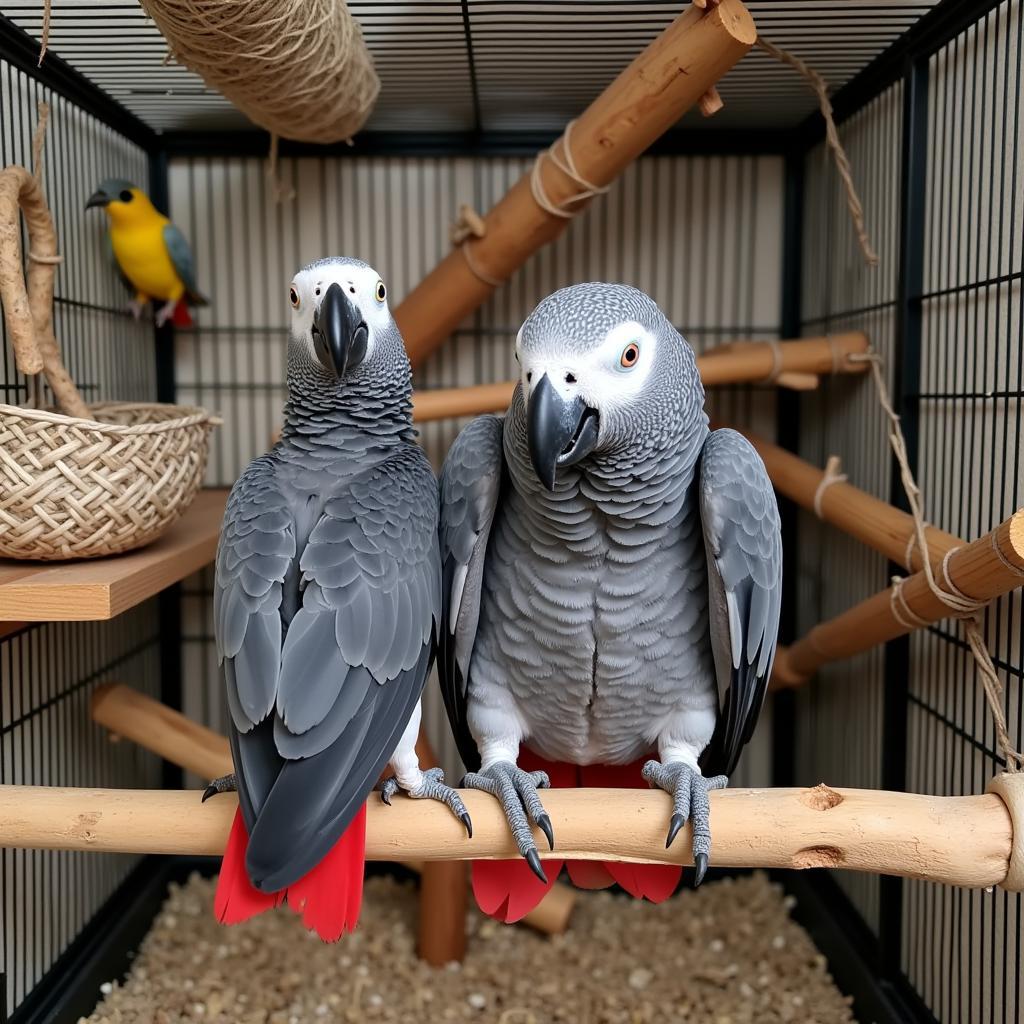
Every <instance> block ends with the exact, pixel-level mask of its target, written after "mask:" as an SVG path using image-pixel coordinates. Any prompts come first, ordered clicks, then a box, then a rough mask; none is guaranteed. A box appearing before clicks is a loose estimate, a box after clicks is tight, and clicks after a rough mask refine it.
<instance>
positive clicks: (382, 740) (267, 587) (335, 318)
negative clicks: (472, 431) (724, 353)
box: [204, 259, 470, 939]
mask: <svg viewBox="0 0 1024 1024" xmlns="http://www.w3.org/2000/svg"><path fill="white" fill-rule="evenodd" d="M289 297H290V300H291V305H292V314H291V330H290V335H289V343H288V403H287V405H286V406H285V423H284V429H283V431H282V434H281V439H280V441H279V442H278V443H277V444H276V445H274V447H273V448H272V449H271V451H269V452H268V453H267V454H266V455H262V456H260V457H259V458H257V459H255V460H254V461H253V462H252V463H250V465H249V467H248V468H247V469H246V470H245V472H244V473H243V474H242V475H241V477H240V478H239V480H238V482H237V483H236V484H235V486H234V487H233V488H232V490H231V494H230V496H229V498H228V503H227V509H226V511H225V514H224V524H223V527H222V530H221V537H220V545H219V547H218V550H217V563H216V582H215V589H214V627H215V629H214V631H215V634H216V639H217V651H218V655H219V657H220V658H221V661H222V663H223V668H224V679H225V683H226V686H227V702H228V708H229V710H230V713H231V723H230V724H231V727H230V739H231V753H232V758H233V761H234V767H235V774H234V775H233V776H227V777H225V778H224V779H219V780H216V781H215V782H214V783H212V784H211V786H210V788H209V789H208V790H207V793H206V795H207V796H210V795H212V794H214V793H216V792H223V791H225V790H228V789H234V788H237V790H238V797H239V805H240V806H239V814H238V815H236V818H235V823H234V827H233V829H232V833H231V837H230V838H229V840H228V846H227V849H226V851H225V854H224V861H223V865H222V867H221V875H220V881H219V883H218V888H217V899H216V911H217V914H218V917H219V918H220V919H221V920H222V921H224V922H226V923H235V922H236V921H241V920H244V919H245V918H247V917H250V916H252V915H253V914H254V913H258V912H259V911H261V910H264V909H266V908H267V907H270V906H274V905H276V904H278V903H280V902H281V901H282V900H283V899H284V898H285V896H287V899H288V902H289V903H290V904H291V906H292V907H293V909H295V910H296V911H304V918H305V921H306V924H307V926H308V927H310V928H315V929H316V931H317V932H318V933H319V934H320V935H321V937H323V938H325V939H336V938H338V937H339V936H340V935H341V934H342V932H343V931H345V930H351V928H352V927H354V925H355V923H356V920H357V918H358V915H359V905H360V902H361V898H362V885H363V860H364V852H365V851H364V820H365V816H364V801H365V800H366V797H367V795H368V794H369V792H370V791H371V790H372V789H373V788H374V786H375V785H376V783H377V780H378V777H379V776H380V774H381V772H382V770H383V769H384V766H385V765H386V764H387V763H388V761H389V760H390V762H391V767H392V769H393V771H394V776H393V777H391V778H390V779H388V780H387V781H386V782H385V783H384V787H383V791H382V795H383V797H384V799H385V800H386V801H387V802H390V797H391V795H392V794H393V793H394V792H395V791H396V790H397V789H398V788H399V787H401V788H402V789H403V790H405V791H407V792H408V793H409V794H410V795H411V796H414V797H430V798H433V799H438V800H442V801H444V802H445V803H446V804H447V805H448V806H449V807H451V808H452V810H453V811H454V812H455V814H457V815H458V816H459V817H460V818H461V819H462V820H463V823H464V824H465V825H466V828H467V829H470V821H469V816H468V814H467V813H466V808H465V806H464V805H463V803H462V801H461V800H460V799H459V797H458V794H457V793H456V792H455V791H454V790H453V789H450V788H449V787H447V786H445V785H444V784H443V774H442V773H441V771H440V769H431V770H430V771H428V772H425V773H424V772H421V771H420V769H419V762H418V759H417V757H416V752H415V749H414V745H415V742H416V736H417V732H418V728H419V721H420V705H419V701H420V693H421V691H422V689H423V684H424V681H425V680H426V677H427V672H428V670H429V668H430V665H431V663H432V660H433V657H434V652H435V644H436V634H437V629H438V625H439V623H440V607H441V567H440V559H439V555H438V546H437V482H436V480H435V478H434V474H433V471H432V469H431V467H430V464H429V462H428V461H427V458H426V456H425V455H424V454H423V452H422V450H421V449H420V448H419V447H418V446H417V445H416V443H415V440H414V438H415V432H414V430H413V427H412V402H411V376H410V369H409V360H408V359H407V357H406V354H405V349H404V347H403V345H402V338H401V335H400V334H399V333H398V328H397V326H396V325H395V322H394V320H393V319H392V317H391V313H390V312H389V311H388V307H387V302H386V292H385V288H384V284H383V282H382V281H381V280H380V278H379V277H378V275H377V273H376V272H375V271H374V270H373V269H372V268H371V267H368V266H367V265H366V264H365V263H361V262H359V261H358V260H353V259H326V260H320V261H318V262H316V263H312V264H310V265H309V266H308V267H306V268H305V269H303V270H301V271H300V272H299V273H298V274H296V275H295V278H294V280H293V281H292V284H291V288H290V293H289ZM204 799H205V797H204Z"/></svg>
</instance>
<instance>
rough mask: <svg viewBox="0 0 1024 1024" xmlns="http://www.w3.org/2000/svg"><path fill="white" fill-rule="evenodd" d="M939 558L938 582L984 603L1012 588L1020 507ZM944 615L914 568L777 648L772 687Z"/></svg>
mask: <svg viewBox="0 0 1024 1024" xmlns="http://www.w3.org/2000/svg"><path fill="white" fill-rule="evenodd" d="M835 486H839V485H838V484H837V485H835ZM943 561H944V563H945V566H944V569H943V568H942V567H941V565H940V572H939V574H938V579H939V581H940V583H942V582H943V581H946V584H945V585H946V586H947V587H948V584H949V583H952V585H953V586H954V587H955V588H956V591H957V592H959V593H960V594H962V595H964V596H965V597H966V598H968V599H970V600H973V601H976V602H978V603H980V604H985V603H987V602H989V601H994V600H995V599H996V598H997V597H1001V596H1002V595H1003V594H1007V593H1009V592H1010V591H1011V590H1015V589H1016V588H1017V587H1019V586H1021V584H1022V583H1024V509H1021V510H1018V511H1017V512H1015V513H1014V514H1013V515H1012V516H1010V518H1009V519H1007V520H1006V521H1005V522H1003V523H1001V524H1000V525H999V526H998V527H996V529H994V530H992V531H991V532H990V533H986V534H985V535H984V536H983V537H981V538H979V539H978V540H976V541H973V542H972V543H970V544H965V545H964V546H962V547H959V546H957V547H954V548H952V549H951V550H950V551H949V552H947V554H946V556H945V557H944V559H943ZM950 614H951V613H950V609H949V607H948V605H946V604H944V603H943V602H942V601H940V600H939V599H938V597H936V595H935V594H934V593H933V592H932V589H931V587H930V586H929V584H928V580H927V578H926V576H925V574H924V572H923V571H919V572H916V573H914V575H912V576H909V577H907V578H906V579H905V580H903V581H902V582H901V583H900V584H893V585H892V586H890V587H887V588H886V589H885V590H882V591H880V592H879V593H877V594H875V595H874V596H873V597H869V598H868V599H867V600H865V601H861V602H860V604H857V605H854V607H853V608H850V609H849V610H848V611H845V612H843V613H842V614H841V615H838V616H836V617H835V618H833V619H829V620H828V621H827V622H823V623H821V624H819V625H817V626H815V627H814V629H812V630H811V631H810V632H809V633H808V634H807V635H806V636H805V637H802V638H801V639H800V640H798V641H797V642H796V643H794V644H792V645H791V646H789V647H787V648H782V649H780V650H779V651H778V653H777V655H776V658H775V668H774V670H773V672H772V688H773V689H778V688H782V687H787V686H800V685H802V684H803V683H805V682H806V681H807V680H808V679H809V678H810V677H811V676H812V675H813V674H814V672H815V671H817V669H818V668H819V667H820V666H821V665H824V664H825V663H826V662H829V661H837V660H839V659H841V658H850V657H853V655H855V654H860V653H861V652H863V651H867V650H870V649H871V648H872V647H877V646H879V645H880V644H884V643H887V642H888V641H889V640H892V639H894V638H895V637H898V636H903V635H905V634H907V633H910V632H912V631H913V630H914V629H915V628H923V627H924V626H927V625H930V624H932V623H934V622H940V621H941V620H942V619H946V618H949V616H950Z"/></svg>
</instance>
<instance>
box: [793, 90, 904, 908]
mask: <svg viewBox="0 0 1024 1024" xmlns="http://www.w3.org/2000/svg"><path fill="white" fill-rule="evenodd" d="M901 104H902V87H901V86H900V85H897V86H894V87H893V88H892V89H889V90H888V91H887V92H886V93H884V94H883V95H882V96H880V97H879V98H878V99H876V100H875V101H874V102H873V103H872V104H871V105H870V106H868V107H867V108H865V109H864V110H863V111H862V112H861V113H859V114H857V115H856V116H855V117H853V118H851V119H850V120H849V121H847V122H846V123H845V124H844V125H843V143H844V145H845V146H846V149H847V152H848V155H849V158H850V162H851V165H852V168H853V174H854V178H855V180H856V182H857V185H858V189H859V191H860V194H861V197H862V199H863V203H864V208H865V213H866V217H867V227H868V231H869V234H870V237H871V240H872V242H873V244H874V245H875V247H876V248H877V250H878V253H879V256H880V265H879V266H878V267H877V268H875V269H872V268H869V267H867V266H866V264H865V263H864V260H863V257H862V254H861V251H860V248H859V246H858V244H857V239H856V236H855V234H854V233H853V229H852V226H851V223H850V215H849V211H848V210H847V208H846V202H845V196H844V193H843V191H842V187H841V185H840V182H839V179H838V174H837V173H836V170H835V164H834V162H833V160H832V157H831V154H830V153H829V152H828V150H827V149H826V147H825V146H824V144H822V145H820V146H818V147H816V148H815V149H814V150H812V151H811V153H810V154H809V155H808V157H807V161H806V168H805V176H806V192H805V206H804V223H805V233H804V254H803V268H804V276H803V283H802V296H803V330H804V333H806V334H809V335H821V334H829V333H834V332H837V331H849V330H862V331H864V332H866V333H867V335H868V337H869V339H870V341H871V344H872V345H873V346H874V347H875V348H876V349H877V350H878V351H879V352H880V353H881V354H882V355H883V356H884V357H885V359H886V364H887V367H888V368H889V371H890V379H891V367H892V363H893V358H894V356H895V347H894V326H895V317H896V299H897V265H898V243H899V219H900V212H899V209H898V204H899V191H900V190H899V183H900V128H901ZM800 416H801V419H800V437H801V443H800V454H801V455H802V456H803V458H805V459H807V460H809V461H810V462H812V463H814V464H815V465H818V466H824V465H825V462H826V461H827V459H828V457H829V456H830V455H833V454H835V455H838V456H840V458H841V459H842V461H843V470H844V472H846V473H847V474H848V476H849V478H850V481H851V482H852V483H854V484H855V485H856V486H858V487H860V488H862V489H863V490H866V491H868V492H869V493H871V494H874V495H876V496H877V497H879V498H882V499H884V500H886V501H888V500H889V466H890V454H889V447H888V442H887V441H886V432H885V426H884V423H883V419H882V413H881V409H880V408H879V406H878V403H877V400H876V399H875V397H874V391H873V389H872V386H871V382H870V380H869V379H868V378H867V377H851V376H841V377H836V378H834V379H831V380H828V379H825V380H823V382H822V387H821V388H820V390H818V391H816V392H814V393H812V394H811V395H809V396H806V397H804V398H803V400H802V403H801V410H800ZM799 537H800V544H799V547H798V558H799V576H798V580H797V587H798V598H797V600H798V627H799V632H800V633H801V634H802V633H805V632H806V631H807V630H809V629H810V628H811V627H813V626H814V625H815V624H816V623H818V622H821V621H824V620H825V619H827V618H831V617H832V616H834V615H837V614H839V613H840V612H842V611H844V610H845V609H846V608H848V607H850V606H851V605H853V604H855V603H856V602H857V601H860V600H862V599H864V598H865V597H868V596H869V595H870V594H873V593H874V592H875V591H877V590H879V589H881V588H882V587H883V586H885V583H886V562H885V559H884V558H882V557H881V556H880V555H876V554H874V553H873V552H871V551H869V550H867V549H866V548H865V547H863V546H862V545H860V544H858V543H857V542H855V541H853V540H851V539H849V538H847V537H845V536H843V535H841V534H838V533H837V532H836V531H835V530H832V529H829V528H827V527H823V526H822V525H821V524H820V523H819V522H818V521H817V520H816V519H815V518H814V516H813V515H812V514H808V513H801V514H800V529H799ZM883 683H884V673H883V652H882V651H881V650H877V649H876V650H873V651H870V652H868V653H866V654H864V655H861V656H860V657H858V658H854V659H852V660H850V661H844V662H839V663H837V664H835V665H829V666H826V667H825V668H824V669H822V670H821V671H820V672H819V673H818V677H817V681H816V682H815V683H814V684H812V685H811V686H809V687H807V688H805V689H804V690H803V691H802V692H801V694H800V696H799V698H798V721H797V740H798V742H797V751H796V767H797V780H798V781H799V782H802V783H807V784H809V785H813V784H815V783H817V782H820V781H821V780H822V779H825V780H827V781H828V782H829V783H830V784H833V785H843V786H857V787H863V788H867V789H877V788H879V787H880V785H881V750H880V746H881V735H882V717H881V713H882V687H883ZM837 877H839V878H840V879H841V883H842V885H843V887H844V888H845V889H846V891H847V893H848V894H849V895H850V897H851V899H853V901H854V903H855V904H856V906H857V908H858V909H859V910H860V912H861V913H862V914H863V916H864V917H865V919H866V920H867V921H868V922H869V923H870V924H871V925H872V926H877V918H878V879H877V878H876V877H874V876H869V875H855V874H849V875H839V876H837Z"/></svg>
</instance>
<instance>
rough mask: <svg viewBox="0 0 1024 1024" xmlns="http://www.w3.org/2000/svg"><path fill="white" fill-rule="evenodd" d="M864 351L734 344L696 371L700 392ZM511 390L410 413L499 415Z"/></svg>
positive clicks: (858, 335)
mask: <svg viewBox="0 0 1024 1024" xmlns="http://www.w3.org/2000/svg"><path fill="white" fill-rule="evenodd" d="M734 346H735V347H734ZM867 350H868V337H867V335H866V334H864V333H863V332H862V331H848V332H846V333H844V334H833V335H831V336H830V337H821V338H798V339H795V340H793V341H780V342H777V343H776V344H775V345H772V344H771V343H770V342H767V341H764V342H761V341H750V342H735V343H733V344H732V345H730V346H728V347H723V348H721V349H718V350H716V351H715V353H714V354H707V355H701V356H697V369H698V370H699V371H700V376H701V380H702V381H703V382H704V386H705V387H706V388H711V387H721V386H723V385H726V384H750V383H756V382H758V381H765V380H768V379H769V378H770V377H771V376H772V375H773V374H777V373H778V374H784V373H796V374H814V375H818V374H826V373H864V372H865V371H866V370H867V363H862V362H851V361H850V360H849V358H848V357H849V356H850V355H860V354H863V353H865V352H867ZM515 386H516V382H515V381H514V380H507V381H501V382H500V383H498V384H479V385H476V386H475V387H466V388H437V389H435V390H430V391H417V392H416V393H415V394H414V395H413V415H414V416H415V418H416V420H417V422H420V423H423V422H427V421H429V420H443V419H449V418H453V417H457V416H478V415H480V414H481V413H485V412H504V411H505V410H506V409H507V408H508V404H509V402H510V401H511V400H512V392H513V390H514V389H515Z"/></svg>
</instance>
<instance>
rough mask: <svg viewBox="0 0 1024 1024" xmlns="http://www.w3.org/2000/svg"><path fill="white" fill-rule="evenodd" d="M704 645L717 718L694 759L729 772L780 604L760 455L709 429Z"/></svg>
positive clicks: (703, 506)
mask: <svg viewBox="0 0 1024 1024" xmlns="http://www.w3.org/2000/svg"><path fill="white" fill-rule="evenodd" d="M700 516H701V524H702V526H703V529H704V546H705V550H706V552H707V560H708V596H709V617H710V628H711V644H712V651H713V653H714V661H715V674H716V676H717V679H718V692H719V715H718V722H717V724H716V727H715V733H714V736H713V737H712V739H711V743H710V744H709V745H708V748H707V750H705V752H704V755H703V757H702V759H701V767H702V770H703V772H704V774H705V775H717V774H726V775H728V774H730V773H731V772H732V770H733V769H734V768H735V767H736V761H737V759H738V758H739V755H740V751H741V750H742V748H743V746H744V744H746V743H747V742H748V741H749V740H750V738H751V736H752V735H753V732H754V726H755V725H756V724H757V718H758V715H759V714H760V712H761V706H762V704H763V703H764V696H765V691H766V689H767V686H768V677H769V676H770V675H771V670H772V662H773V660H774V658H775V645H776V640H777V636H778V630H779V612H780V607H781V600H782V536H781V528H780V524H779V510H778V505H777V503H776V500H775V493H774V491H773V490H772V485H771V481H770V480H769V479H768V474H767V472H766V471H765V468H764V463H763V462H762V461H761V457H760V456H759V455H758V454H757V452H756V451H755V450H754V448H753V446H752V445H751V444H750V442H749V441H747V439H746V438H745V437H743V435H742V434H738V433H737V432H736V431H734V430H716V431H713V432H712V433H711V434H710V435H709V436H708V439H707V441H706V442H705V443H704V450H703V453H702V455H701V463H700Z"/></svg>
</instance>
